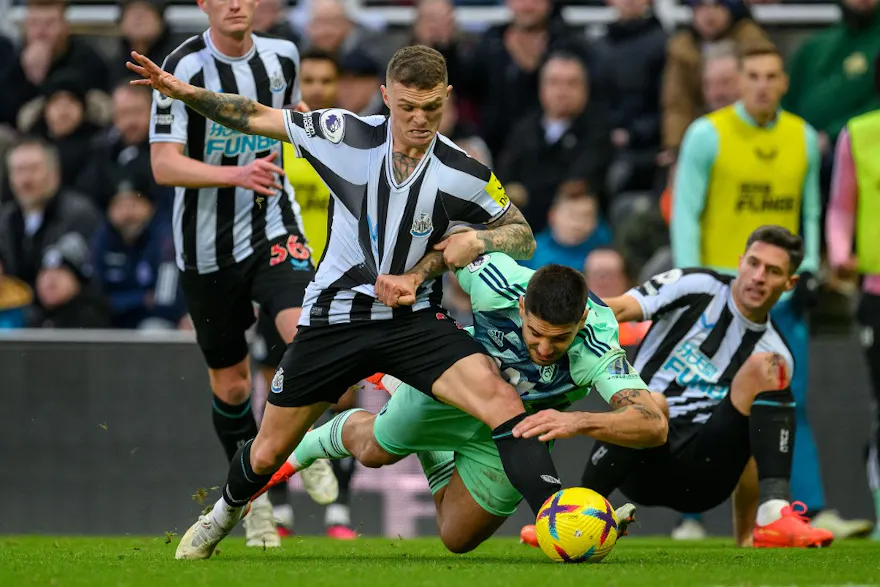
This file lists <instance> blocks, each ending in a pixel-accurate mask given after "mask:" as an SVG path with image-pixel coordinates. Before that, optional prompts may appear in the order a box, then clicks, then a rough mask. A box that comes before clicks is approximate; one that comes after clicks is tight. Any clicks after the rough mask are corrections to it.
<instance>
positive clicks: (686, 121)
mask: <svg viewBox="0 0 880 587" xmlns="http://www.w3.org/2000/svg"><path fill="white" fill-rule="evenodd" d="M688 4H690V5H691V6H692V8H693V14H694V17H693V21H692V24H691V26H690V27H689V28H687V29H684V30H682V31H679V32H678V33H676V34H675V35H673V36H672V37H671V38H670V39H669V43H668V44H667V57H666V67H665V69H664V71H663V88H662V108H663V118H662V142H663V149H664V152H663V154H662V157H661V162H662V163H664V164H669V163H671V162H672V161H673V160H674V159H675V156H676V153H677V151H678V148H679V146H680V145H681V140H682V138H684V133H685V130H686V129H687V127H688V125H690V123H692V122H693V121H694V120H696V119H697V118H699V117H700V116H701V115H702V114H703V113H704V112H705V97H704V95H703V89H702V86H701V71H702V65H703V53H704V52H705V50H706V49H707V48H708V47H709V46H711V45H713V44H715V43H718V42H721V41H724V40H730V41H733V43H734V44H735V45H736V49H737V51H738V52H743V51H746V50H748V49H750V48H752V47H755V46H762V45H767V44H769V43H770V39H769V37H768V36H767V34H766V33H765V32H764V31H763V30H762V29H761V27H760V26H758V25H757V24H756V23H755V21H753V20H752V19H751V18H750V17H749V16H748V12H747V10H746V9H745V6H744V5H743V3H742V1H741V0H688Z"/></svg>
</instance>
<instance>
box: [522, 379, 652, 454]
mask: <svg viewBox="0 0 880 587" xmlns="http://www.w3.org/2000/svg"><path fill="white" fill-rule="evenodd" d="M609 403H610V405H611V407H612V408H613V411H611V412H608V413H594V412H559V411H556V410H542V411H540V412H538V413H537V414H533V415H531V416H529V417H528V418H526V419H525V420H523V421H522V422H520V423H519V424H517V425H516V427H515V428H514V429H513V435H514V436H517V437H519V436H523V437H526V438H529V437H532V436H537V437H538V440H540V441H541V442H546V441H548V440H552V439H554V438H571V437H572V436H577V435H583V436H590V437H592V438H595V439H596V440H601V441H602V442H610V443H611V444H617V445H619V446H625V447H628V448H651V447H654V446H660V445H662V444H664V443H665V442H666V435H667V433H668V432H669V422H668V421H667V420H666V416H664V415H663V412H662V411H661V410H660V408H659V407H658V406H657V404H656V403H655V402H654V400H653V399H651V394H650V393H649V392H648V391H647V390H644V389H624V390H622V391H619V392H617V393H616V394H614V395H613V396H612V397H611V400H610V402H609Z"/></svg>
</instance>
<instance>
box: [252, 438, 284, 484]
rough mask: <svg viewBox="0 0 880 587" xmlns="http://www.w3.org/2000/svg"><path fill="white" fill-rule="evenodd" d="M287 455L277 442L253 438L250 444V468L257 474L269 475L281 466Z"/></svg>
mask: <svg viewBox="0 0 880 587" xmlns="http://www.w3.org/2000/svg"><path fill="white" fill-rule="evenodd" d="M288 456H289V455H286V454H284V448H283V447H282V446H281V445H280V444H279V443H276V442H272V441H271V440H268V441H264V442H260V443H257V441H256V440H255V441H254V444H253V445H252V446H251V468H252V469H253V470H254V473H256V474H258V475H270V474H272V473H274V472H275V471H277V470H278V469H279V468H281V465H283V464H284V461H285V460H286V459H287V457H288Z"/></svg>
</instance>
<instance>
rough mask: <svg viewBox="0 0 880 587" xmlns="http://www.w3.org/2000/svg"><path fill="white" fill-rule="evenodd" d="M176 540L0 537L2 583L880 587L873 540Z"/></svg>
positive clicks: (879, 560) (878, 550) (879, 549)
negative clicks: (472, 547) (570, 554)
mask: <svg viewBox="0 0 880 587" xmlns="http://www.w3.org/2000/svg"><path fill="white" fill-rule="evenodd" d="M177 540H178V538H177V537H174V538H172V539H171V540H170V543H168V544H166V538H165V537H159V538H128V537H126V538H118V537H117V538H74V537H57V538H56V537H43V536H40V537H37V536H21V537H17V536H15V537H0V585H3V586H8V587H13V586H14V587H19V586H25V585H47V586H61V587H63V586H67V585H88V586H98V585H100V586H117V587H157V586H160V585H185V586H188V587H190V586H193V587H194V586H202V585H204V586H210V587H224V586H227V585H228V586H230V587H246V586H249V585H258V586H262V587H274V586H287V585H289V586H294V585H296V586H302V587H321V586H325V585H326V586H342V587H355V586H361V585H363V586H371V587H372V586H377V587H398V586H399V587H404V586H406V587H412V586H422V585H425V586H433V585H436V586H438V587H439V586H442V587H452V586H454V585H456V584H462V585H467V586H474V587H493V586H496V585H497V586H502V587H515V586H519V585H524V586H528V587H540V586H545V585H547V586H553V587H564V586H568V585H572V586H577V587H588V586H589V587H600V586H615V587H618V586H624V585H637V586H639V587H644V586H646V585H663V586H667V585H675V586H679V585H701V586H704V585H748V586H757V585H870V584H875V585H876V584H880V544H878V543H876V542H868V541H848V542H840V543H838V544H834V545H833V546H832V547H831V548H826V549H822V550H775V549H774V550H754V549H738V548H735V547H733V546H732V545H731V543H730V541H729V540H720V539H714V540H709V541H704V542H700V543H688V544H682V543H680V542H673V541H672V540H669V539H662V538H657V539H654V538H639V537H633V538H625V539H623V540H622V541H621V542H620V543H619V544H618V545H617V546H616V547H615V549H614V551H613V552H612V553H611V554H610V555H609V556H608V558H607V559H606V560H605V561H603V562H601V563H599V564H581V565H562V564H556V563H552V562H550V561H549V560H548V559H546V558H545V557H544V555H543V554H542V553H541V552H540V551H538V550H535V549H531V548H528V547H525V546H522V545H520V544H519V543H518V542H517V541H516V540H513V539H507V538H504V539H501V538H499V539H493V540H490V541H489V542H487V543H486V544H484V545H483V546H481V547H480V548H479V549H477V550H476V551H474V552H472V553H470V554H467V555H453V554H449V553H447V552H446V551H445V550H444V549H443V546H442V545H441V544H440V541H439V540H437V539H431V538H420V539H413V540H388V539H379V538H361V539H359V540H357V541H354V542H344V543H343V542H336V541H332V540H329V539H325V538H311V537H305V538H298V537H294V538H288V539H285V541H284V546H283V548H281V549H271V550H265V551H263V550H260V549H251V548H245V546H244V539H243V538H240V537H232V538H231V539H228V540H226V541H224V542H223V543H221V544H220V548H219V550H220V554H219V556H216V557H215V558H212V559H211V560H208V561H196V562H190V561H176V560H174V549H175V547H176V545H177Z"/></svg>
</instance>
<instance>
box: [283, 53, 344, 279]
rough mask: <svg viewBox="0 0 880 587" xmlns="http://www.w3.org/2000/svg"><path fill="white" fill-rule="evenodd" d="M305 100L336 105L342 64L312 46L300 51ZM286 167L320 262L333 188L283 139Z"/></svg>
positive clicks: (311, 103)
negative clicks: (328, 186)
mask: <svg viewBox="0 0 880 587" xmlns="http://www.w3.org/2000/svg"><path fill="white" fill-rule="evenodd" d="M299 85H300V88H301V90H302V96H303V101H304V102H305V103H306V104H308V106H309V108H310V109H312V110H321V109H323V108H333V107H334V106H336V98H337V96H338V94H339V64H338V62H337V61H336V59H335V58H334V57H333V56H332V55H330V54H329V53H326V52H324V51H320V50H317V49H312V50H308V51H303V53H302V55H300V80H299ZM284 171H285V173H286V174H287V178H288V179H289V180H290V184H291V185H292V186H293V191H294V197H295V198H296V203H297V204H299V209H300V213H301V218H302V223H303V230H304V231H305V235H306V240H308V242H309V246H310V247H311V249H312V258H313V259H315V263H316V264H317V263H318V262H319V261H318V260H319V259H321V258H322V257H323V255H324V247H325V246H326V245H327V210H328V207H329V205H330V190H329V189H327V186H326V185H324V182H323V181H321V178H320V177H318V174H317V172H316V171H315V170H314V169H313V168H312V166H311V164H309V162H308V161H306V160H305V159H300V158H297V156H296V152H295V151H294V150H293V145H291V144H290V143H284Z"/></svg>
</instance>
